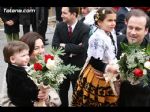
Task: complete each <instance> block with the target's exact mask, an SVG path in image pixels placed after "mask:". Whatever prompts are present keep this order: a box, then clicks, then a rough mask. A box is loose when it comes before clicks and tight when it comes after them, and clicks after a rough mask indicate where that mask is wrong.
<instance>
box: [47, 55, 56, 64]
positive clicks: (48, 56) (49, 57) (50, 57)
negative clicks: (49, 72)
mask: <svg viewBox="0 0 150 112" xmlns="http://www.w3.org/2000/svg"><path fill="white" fill-rule="evenodd" d="M48 59H51V60H54V56H51V55H50V54H47V55H45V63H47V60H48Z"/></svg>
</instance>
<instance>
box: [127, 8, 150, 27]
mask: <svg viewBox="0 0 150 112" xmlns="http://www.w3.org/2000/svg"><path fill="white" fill-rule="evenodd" d="M132 16H135V17H145V18H146V25H145V28H149V25H150V18H149V16H148V15H147V14H146V13H145V12H144V11H143V10H141V9H132V10H131V11H130V12H128V13H127V15H126V21H127V22H128V21H129V19H130V18H131V17H132Z"/></svg>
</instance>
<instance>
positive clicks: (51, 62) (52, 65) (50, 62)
mask: <svg viewBox="0 0 150 112" xmlns="http://www.w3.org/2000/svg"><path fill="white" fill-rule="evenodd" d="M46 67H47V68H48V69H49V70H52V69H54V68H55V67H56V64H55V60H51V59H48V60H47V63H46Z"/></svg>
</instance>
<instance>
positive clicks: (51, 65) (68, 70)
mask: <svg viewBox="0 0 150 112" xmlns="http://www.w3.org/2000/svg"><path fill="white" fill-rule="evenodd" d="M63 52H64V50H63V49H54V48H51V49H50V50H49V53H48V54H46V55H44V56H42V55H38V56H37V60H38V62H36V63H34V64H33V65H31V66H30V69H29V70H28V74H29V75H30V77H31V78H32V79H33V80H34V81H35V82H36V84H37V85H38V84H41V83H42V84H43V85H45V86H48V85H49V86H50V87H52V88H54V89H55V90H57V91H58V90H59V85H60V84H61V83H62V82H63V80H64V79H65V78H66V75H71V74H73V73H74V72H75V71H78V70H80V68H78V67H76V66H74V65H71V64H68V65H64V63H63V61H62V60H61V58H59V56H60V55H63Z"/></svg>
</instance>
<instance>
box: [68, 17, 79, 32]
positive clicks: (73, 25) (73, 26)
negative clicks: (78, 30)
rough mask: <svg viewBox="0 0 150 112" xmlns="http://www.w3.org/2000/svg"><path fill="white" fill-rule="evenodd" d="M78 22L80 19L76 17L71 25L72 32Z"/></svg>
mask: <svg viewBox="0 0 150 112" xmlns="http://www.w3.org/2000/svg"><path fill="white" fill-rule="evenodd" d="M77 22H78V20H77V19H76V21H75V23H74V24H72V25H71V27H72V32H73V30H74V28H75V26H76V24H77ZM67 26H69V25H67Z"/></svg>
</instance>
